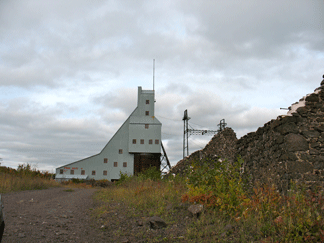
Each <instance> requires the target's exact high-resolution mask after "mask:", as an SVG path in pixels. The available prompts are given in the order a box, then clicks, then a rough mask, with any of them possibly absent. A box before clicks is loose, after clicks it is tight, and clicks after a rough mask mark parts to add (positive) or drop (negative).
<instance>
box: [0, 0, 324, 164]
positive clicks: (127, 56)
mask: <svg viewBox="0 0 324 243" xmlns="http://www.w3.org/2000/svg"><path fill="white" fill-rule="evenodd" d="M323 12H324V5H323V2H322V1H320V0H315V1H311V2H310V1H306V0H297V1H294V3H291V2H289V1H286V2H282V1H256V0H249V1H244V2H238V1H199V2H197V1H182V0H177V1H158V2H152V1H146V0H141V1H131V0H123V1H114V0H109V1H91V2H89V1H85V0H81V1H79V0H78V1H76V0H72V1H61V0H60V1H56V0H55V1H54V0H49V1H36V0H26V1H20V2H15V1H7V0H5V1H0V93H1V97H0V133H1V134H2V140H1V148H0V157H1V158H2V157H3V158H4V160H3V161H2V163H3V164H6V165H10V166H13V167H15V166H16V165H17V163H21V162H33V163H38V165H39V167H41V168H53V167H56V166H59V165H61V164H64V163H68V162H72V161H74V160H77V159H81V158H83V157H85V156H89V155H92V154H95V153H98V152H99V151H100V150H101V149H102V148H103V146H104V145H105V143H106V142H108V140H109V139H110V138H111V136H113V134H114V133H115V132H116V131H117V129H118V128H119V126H120V125H121V124H122V123H123V122H124V121H125V119H126V118H127V117H128V116H129V114H130V113H131V112H132V111H133V110H134V108H135V107H136V99H137V97H136V95H137V86H143V88H144V89H151V87H152V59H153V58H155V59H156V86H155V87H156V100H157V102H156V116H157V117H158V118H159V119H160V120H161V122H162V124H163V138H164V141H165V146H166V148H167V152H168V154H169V157H170V159H171V161H172V163H175V162H176V161H177V160H178V159H180V158H181V157H182V133H183V122H182V116H183V111H184V110H185V109H188V111H189V116H190V117H191V120H190V122H189V123H191V125H192V126H193V127H194V128H197V129H199V128H204V129H211V130H216V129H217V128H218V127H217V124H218V123H219V121H220V120H221V119H223V118H225V119H226V122H227V123H228V126H230V127H232V128H234V130H235V131H236V133H237V135H238V136H239V137H240V136H243V135H244V134H246V133H247V132H250V131H253V130H256V129H257V127H259V126H262V125H263V124H264V123H266V122H267V121H269V120H271V119H274V118H276V117H277V115H279V114H282V111H280V110H279V108H280V107H288V106H290V105H291V104H292V103H294V102H295V101H298V100H299V98H301V97H302V96H304V95H305V94H306V93H311V92H313V90H314V89H315V88H316V87H318V86H319V83H320V81H321V76H322V74H323V62H324V44H323V43H324V28H323V23H324V16H323V14H322V13H323ZM190 139H191V140H190V141H191V143H190V150H191V151H194V150H195V149H199V148H201V147H203V146H204V143H207V142H208V140H209V139H210V137H204V136H198V137H194V136H192V137H191V138H190Z"/></svg>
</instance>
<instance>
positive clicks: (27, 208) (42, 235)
mask: <svg viewBox="0 0 324 243" xmlns="http://www.w3.org/2000/svg"><path fill="white" fill-rule="evenodd" d="M95 190H96V189H74V188H73V189H70V190H69V189H68V188H51V189H47V190H33V191H22V192H14V193H7V194H3V201H4V206H5V208H4V212H5V223H6V228H5V233H4V236H3V239H2V243H7V242H15V243H16V242H17V243H18V242H89V243H90V242H96V243H99V242H107V239H105V237H104V235H103V232H102V231H100V230H99V229H97V227H94V224H93V222H92V221H91V217H90V208H92V207H93V200H92V195H93V193H94V192H95Z"/></svg>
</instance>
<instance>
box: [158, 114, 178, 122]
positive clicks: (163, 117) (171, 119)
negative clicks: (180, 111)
mask: <svg viewBox="0 0 324 243" xmlns="http://www.w3.org/2000/svg"><path fill="white" fill-rule="evenodd" d="M156 117H158V118H163V119H167V120H171V121H176V122H179V121H180V119H179V120H175V119H171V118H167V117H163V116H160V115H157V116H156Z"/></svg>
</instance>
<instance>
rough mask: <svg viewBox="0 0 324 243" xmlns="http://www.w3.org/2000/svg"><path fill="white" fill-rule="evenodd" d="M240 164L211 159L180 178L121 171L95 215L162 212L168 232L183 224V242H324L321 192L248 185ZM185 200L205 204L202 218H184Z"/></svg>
mask: <svg viewBox="0 0 324 243" xmlns="http://www.w3.org/2000/svg"><path fill="white" fill-rule="evenodd" d="M241 163H242V161H241V160H240V159H238V161H237V162H236V163H233V164H231V163H229V162H227V161H223V162H216V161H213V163H212V166H210V165H211V163H210V161H202V162H200V163H194V164H193V165H191V167H190V169H189V170H188V171H190V173H189V174H188V175H186V176H184V177H182V178H179V177H175V178H169V179H159V178H153V179H152V178H149V177H148V176H147V174H146V176H143V175H140V176H139V177H129V176H127V175H123V176H122V181H121V182H119V185H117V186H113V187H110V188H107V189H103V190H101V191H99V193H97V195H96V199H97V200H98V201H100V202H101V204H100V207H98V208H97V209H96V210H95V214H96V215H97V217H98V218H101V217H102V216H104V215H109V212H112V211H115V210H116V208H117V206H116V205H118V207H120V210H124V211H125V212H127V213H128V214H129V215H130V216H132V217H138V218H143V217H148V216H153V215H157V216H161V217H162V218H163V219H165V220H166V221H167V223H168V225H169V226H168V227H169V228H168V230H169V231H172V229H173V228H174V227H178V226H177V225H179V222H180V223H182V224H185V229H182V230H183V232H182V236H183V238H182V240H183V241H184V242H324V194H323V192H322V191H320V190H318V191H311V190H306V189H305V187H302V186H296V185H295V184H293V183H292V189H291V190H290V191H289V192H288V194H287V195H283V194H281V193H280V192H279V191H278V190H276V188H275V187H274V186H271V185H255V187H254V188H248V187H247V183H245V182H244V180H243V178H242V176H243V175H242V174H241V173H240V165H241ZM184 203H192V204H195V203H199V204H203V205H204V206H205V207H204V212H203V213H202V214H201V216H200V217H199V219H198V220H196V219H194V218H189V219H188V217H185V215H187V214H188V212H187V210H183V208H182V209H181V206H179V205H181V204H182V205H184ZM170 205H173V207H170ZM174 205H176V206H174ZM170 208H171V213H170ZM186 212H187V213H186ZM107 220H109V219H107ZM229 229H230V230H229ZM142 234H143V235H142V237H144V238H145V237H149V236H148V235H147V233H145V231H143V233H142ZM178 235H179V234H178ZM172 239H173V240H174V238H172ZM172 239H171V237H170V238H166V240H168V241H170V242H173V240H172ZM151 240H152V239H151ZM152 242H154V239H153V240H152ZM175 242H176V241H175Z"/></svg>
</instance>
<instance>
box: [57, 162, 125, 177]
mask: <svg viewBox="0 0 324 243" xmlns="http://www.w3.org/2000/svg"><path fill="white" fill-rule="evenodd" d="M104 163H108V159H107V158H105V159H104ZM114 167H118V162H114ZM123 167H127V162H123ZM63 172H64V170H63V169H60V174H61V175H62V174H63ZM70 175H74V170H70ZM81 175H85V170H81ZM92 175H96V171H95V170H93V171H92ZM103 175H107V171H106V170H104V171H103Z"/></svg>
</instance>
